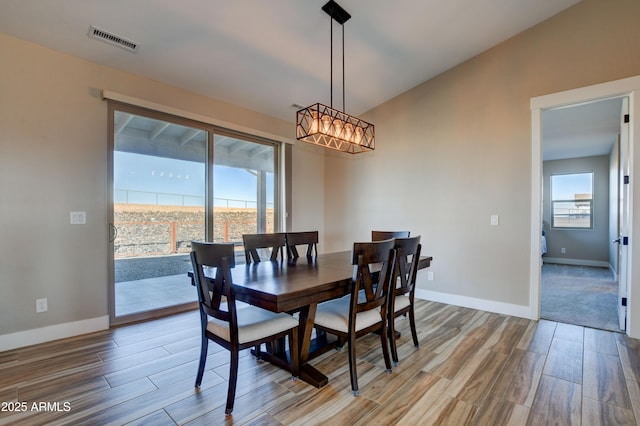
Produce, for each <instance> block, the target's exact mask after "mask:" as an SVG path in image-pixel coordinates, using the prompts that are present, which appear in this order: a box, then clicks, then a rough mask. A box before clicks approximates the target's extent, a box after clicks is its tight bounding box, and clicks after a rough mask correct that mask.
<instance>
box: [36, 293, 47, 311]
mask: <svg viewBox="0 0 640 426" xmlns="http://www.w3.org/2000/svg"><path fill="white" fill-rule="evenodd" d="M47 310H49V307H48V306H47V298H46V297H45V298H43V299H36V312H38V313H40V312H47Z"/></svg>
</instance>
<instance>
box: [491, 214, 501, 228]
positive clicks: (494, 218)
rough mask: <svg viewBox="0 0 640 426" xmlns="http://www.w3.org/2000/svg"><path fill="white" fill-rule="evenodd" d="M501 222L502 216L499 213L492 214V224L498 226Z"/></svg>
mask: <svg viewBox="0 0 640 426" xmlns="http://www.w3.org/2000/svg"><path fill="white" fill-rule="evenodd" d="M499 224H500V216H498V215H497V214H492V215H491V225H492V226H498V225H499Z"/></svg>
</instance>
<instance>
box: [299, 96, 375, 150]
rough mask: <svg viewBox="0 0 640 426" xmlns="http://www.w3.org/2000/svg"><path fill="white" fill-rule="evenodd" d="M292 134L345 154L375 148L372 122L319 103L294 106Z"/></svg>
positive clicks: (305, 140) (302, 139)
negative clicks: (293, 132)
mask: <svg viewBox="0 0 640 426" xmlns="http://www.w3.org/2000/svg"><path fill="white" fill-rule="evenodd" d="M296 137H297V139H298V140H301V141H304V142H309V143H312V144H315V145H320V146H324V147H326V148H331V149H334V150H336V151H341V152H348V153H349V154H358V153H361V152H366V151H371V150H374V149H375V132H374V126H373V124H371V123H367V122H366V121H364V120H361V119H360V118H358V117H354V116H352V115H349V114H346V113H344V112H342V111H339V110H337V109H334V108H331V107H328V106H326V105H323V104H321V103H316V104H313V105H311V106H308V107H306V108H303V109H301V110H298V112H297V113H296Z"/></svg>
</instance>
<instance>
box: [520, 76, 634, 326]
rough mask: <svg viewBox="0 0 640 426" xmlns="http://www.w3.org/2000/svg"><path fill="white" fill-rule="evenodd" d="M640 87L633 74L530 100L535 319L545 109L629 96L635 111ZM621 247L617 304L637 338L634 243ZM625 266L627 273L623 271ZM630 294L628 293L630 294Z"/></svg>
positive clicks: (534, 312)
mask: <svg viewBox="0 0 640 426" xmlns="http://www.w3.org/2000/svg"><path fill="white" fill-rule="evenodd" d="M637 87H640V77H630V78H627V79H622V80H616V81H612V82H608V83H602V84H598V85H594V86H589V87H584V88H580V89H573V90H568V91H565V92H558V93H554V94H550V95H544V96H540V97H537V98H532V99H531V120H532V157H531V158H532V181H531V195H532V211H531V218H532V220H531V247H532V250H531V269H530V272H531V275H530V305H529V306H530V310H531V312H530V317H531V318H532V319H539V318H540V292H541V267H542V257H541V248H542V246H543V241H542V239H541V234H540V233H541V228H542V225H543V213H542V199H543V187H542V139H543V138H542V129H543V125H542V122H543V119H542V115H543V111H544V110H549V109H553V108H563V107H567V106H574V105H579V104H584V103H591V102H594V101H600V100H605V99H612V98H625V97H626V98H628V99H629V105H630V107H629V108H630V110H631V111H633V110H634V107H635V108H636V109H637V108H638V96H639V95H640V93H639V92H638V90H636V88H637ZM630 115H631V117H630V120H629V122H628V123H627V124H628V126H627V131H628V135H629V137H628V141H629V146H630V147H629V152H630V154H629V156H628V157H627V159H628V161H627V162H626V164H627V171H628V172H629V174H628V175H627V177H626V182H628V184H627V185H626V187H625V188H626V190H625V191H620V193H621V194H625V193H626V196H627V197H628V198H627V200H626V209H625V210H626V221H627V223H626V224H625V225H626V227H625V226H623V232H625V233H626V234H627V235H626V237H627V238H628V239H629V240H631V239H632V236H633V226H632V225H633V211H632V210H633V208H632V206H633V202H632V198H633V197H634V190H633V186H632V184H633V176H631V175H632V174H633V173H632V171H633V168H634V165H633V163H634V159H633V155H634V154H633V146H634V143H635V142H637V139H638V138H637V135H635V133H634V132H633V129H634V124H635V125H636V126H637V125H638V120H637V118H636V117H634V115H633V114H630ZM620 247H621V252H622V256H621V260H620V264H621V265H624V267H622V269H621V272H620V274H619V275H618V277H617V278H618V279H619V280H621V281H619V282H620V286H619V289H620V294H619V296H618V301H617V304H618V306H619V307H621V306H622V305H623V304H624V303H625V302H626V305H627V309H626V311H625V310H621V314H623V315H624V319H625V321H626V333H627V334H628V335H629V336H630V337H637V336H638V335H639V333H640V316H638V315H636V314H635V313H634V310H633V308H632V304H633V300H632V298H631V295H632V294H635V293H634V290H635V292H636V293H637V291H638V290H639V288H638V285H637V284H636V283H634V282H633V279H632V277H633V272H632V266H633V263H634V262H633V258H634V257H633V255H632V252H631V244H628V245H620ZM625 269H626V273H625V272H624V270H625ZM627 295H628V296H627Z"/></svg>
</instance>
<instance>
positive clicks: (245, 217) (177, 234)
mask: <svg viewBox="0 0 640 426" xmlns="http://www.w3.org/2000/svg"><path fill="white" fill-rule="evenodd" d="M204 219H205V215H204V207H183V206H156V205H133V204H116V206H115V208H114V225H115V226H116V228H117V235H116V239H115V241H114V253H115V258H116V259H118V258H126V257H132V256H159V255H169V254H176V253H188V252H189V251H191V247H190V242H191V241H192V240H200V241H202V240H204V222H205V220H204ZM213 221H214V230H213V235H214V241H215V242H241V241H242V234H252V233H255V232H256V227H257V219H256V209H249V208H222V207H220V208H218V207H216V208H214V211H213ZM272 231H273V209H267V232H272Z"/></svg>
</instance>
